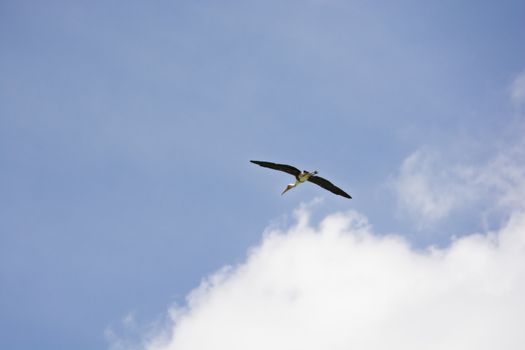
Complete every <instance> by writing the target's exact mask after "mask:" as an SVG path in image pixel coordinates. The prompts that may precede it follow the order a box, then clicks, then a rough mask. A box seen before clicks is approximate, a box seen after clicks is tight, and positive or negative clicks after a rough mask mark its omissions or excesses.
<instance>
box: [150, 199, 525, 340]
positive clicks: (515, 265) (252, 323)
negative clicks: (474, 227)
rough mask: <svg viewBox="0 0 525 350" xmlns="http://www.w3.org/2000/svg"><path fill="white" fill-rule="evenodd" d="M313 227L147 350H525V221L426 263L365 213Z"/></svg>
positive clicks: (302, 215)
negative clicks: (378, 230)
mask: <svg viewBox="0 0 525 350" xmlns="http://www.w3.org/2000/svg"><path fill="white" fill-rule="evenodd" d="M308 217H309V214H308V211H307V210H305V209H301V210H299V211H298V213H297V219H298V220H297V224H296V226H293V227H291V228H290V229H288V230H286V231H284V232H283V231H279V230H272V231H270V232H267V233H266V234H265V236H264V239H263V241H262V243H261V245H260V246H258V247H256V248H255V249H253V250H252V251H251V252H250V253H249V255H248V257H247V260H246V262H244V263H243V264H241V265H240V266H236V267H226V268H224V269H222V270H220V271H219V272H217V273H215V274H213V275H212V276H210V277H209V278H207V279H206V280H204V281H203V282H202V284H201V285H200V286H199V287H198V288H196V289H195V290H194V291H192V292H191V293H190V294H189V296H188V297H187V305H186V307H184V308H174V309H172V310H171V315H172V323H171V325H170V326H169V328H168V329H167V330H166V329H165V330H164V335H163V336H161V337H158V338H153V340H152V341H150V342H149V345H147V346H146V348H147V349H148V350H161V349H162V350H186V349H191V350H203V349H228V350H236V349H239V350H240V349H242V350H245V349H253V350H258V349H264V350H267V349H286V350H293V349H301V350H310V349H331V350H338V349H345V350H346V349H364V350H372V349H385V348H389V349H403V350H410V349H418V350H419V349H446V350H454V349H461V350H463V349H477V350H483V349H506V350H512V349H522V347H523V344H525V333H524V332H523V324H524V323H525V298H523V295H525V214H524V213H523V212H515V213H514V214H513V215H512V216H511V220H510V221H509V222H508V223H507V224H506V225H505V227H503V228H502V229H501V230H499V231H498V232H492V233H488V234H483V235H482V234H474V235H469V236H466V237H463V238H461V239H458V240H456V241H454V242H453V243H451V245H450V247H448V248H445V249H437V248H429V249H427V250H424V251H418V250H415V249H413V248H411V247H410V245H409V244H408V243H407V242H406V241H405V240H404V239H403V238H402V237H400V236H378V235H376V234H375V233H374V232H373V230H372V228H371V226H370V225H369V224H368V222H367V219H366V218H365V217H364V216H362V215H360V214H358V213H356V212H353V211H351V212H347V213H337V214H333V215H330V216H328V217H326V218H325V219H324V220H323V221H322V222H321V224H320V225H319V227H313V226H312V225H311V224H309V222H308ZM166 332H167V333H166ZM166 334H167V336H166Z"/></svg>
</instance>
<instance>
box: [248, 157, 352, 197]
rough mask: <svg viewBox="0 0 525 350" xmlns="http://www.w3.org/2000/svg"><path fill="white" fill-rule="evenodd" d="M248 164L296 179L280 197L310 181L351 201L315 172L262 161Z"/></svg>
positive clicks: (343, 192)
mask: <svg viewBox="0 0 525 350" xmlns="http://www.w3.org/2000/svg"><path fill="white" fill-rule="evenodd" d="M250 162H252V163H254V164H257V165H260V166H262V167H265V168H270V169H274V170H279V171H284V172H285V173H288V174H290V175H293V176H295V179H296V181H295V183H293V184H289V185H288V186H286V188H285V189H284V191H283V192H282V193H281V195H283V194H285V193H286V192H287V191H289V190H291V189H292V188H294V187H295V186H297V185H300V184H302V183H303V182H305V181H310V182H313V183H314V184H316V185H319V186H321V187H322V188H324V189H325V190H328V191H330V192H332V193H335V194H337V195H339V196H343V197H345V198H350V199H352V197H351V196H350V195H349V194H348V193H346V192H345V191H343V190H342V189H340V188H339V187H337V186H335V185H334V184H333V183H331V182H330V181H328V180H326V179H323V178H322V177H320V176H317V171H312V172H309V171H306V170H303V171H301V170H299V169H297V168H296V167H293V166H291V165H286V164H278V163H271V162H262V161H259V160H250Z"/></svg>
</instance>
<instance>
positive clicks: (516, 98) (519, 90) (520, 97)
mask: <svg viewBox="0 0 525 350" xmlns="http://www.w3.org/2000/svg"><path fill="white" fill-rule="evenodd" d="M510 95H511V98H512V101H513V102H514V103H516V104H523V103H525V72H522V73H521V74H519V75H518V76H517V77H516V78H515V79H514V81H513V82H512V85H511V90H510Z"/></svg>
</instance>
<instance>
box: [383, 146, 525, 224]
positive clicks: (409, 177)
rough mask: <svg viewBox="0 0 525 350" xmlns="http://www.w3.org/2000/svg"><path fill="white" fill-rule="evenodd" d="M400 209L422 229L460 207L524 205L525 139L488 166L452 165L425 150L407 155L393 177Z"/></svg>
mask: <svg viewBox="0 0 525 350" xmlns="http://www.w3.org/2000/svg"><path fill="white" fill-rule="evenodd" d="M391 185H392V188H393V190H394V192H395V194H396V197H397V200H398V203H399V207H400V209H401V211H402V212H404V213H405V214H407V215H408V216H409V217H410V218H411V219H412V220H413V222H414V223H415V224H416V226H417V227H418V228H425V227H428V226H431V225H433V224H435V223H436V222H438V221H439V220H442V219H445V218H446V217H447V216H448V215H449V214H451V213H452V212H453V211H455V210H460V209H462V208H464V207H466V206H468V205H473V204H476V203H477V204H479V203H480V202H481V203H486V204H485V205H484V207H485V208H486V209H487V210H496V209H499V210H501V209H503V210H505V211H508V210H511V209H514V208H520V209H521V208H523V207H524V206H525V203H524V201H523V198H525V197H524V196H525V142H524V141H521V140H520V141H519V142H518V143H517V144H515V145H513V146H511V147H507V148H506V149H503V150H501V151H500V152H499V153H497V154H496V155H495V156H493V157H492V158H491V159H489V160H488V161H486V162H485V163H484V164H464V163H452V162H449V161H446V160H443V159H442V158H440V157H439V156H438V155H437V153H436V152H433V151H430V150H428V149H421V150H418V151H416V152H414V153H413V154H411V155H410V156H408V157H407V158H406V159H405V161H404V162H403V164H402V165H401V168H400V170H399V173H398V174H397V175H396V177H394V178H393V180H392V181H391Z"/></svg>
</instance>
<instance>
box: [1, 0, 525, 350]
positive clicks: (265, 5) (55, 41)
mask: <svg viewBox="0 0 525 350" xmlns="http://www.w3.org/2000/svg"><path fill="white" fill-rule="evenodd" d="M524 17H525V3H523V2H522V1H500V2H490V1H440V2H432V3H428V2H427V3H422V2H418V1H408V0H407V1H397V2H387V1H377V2H373V3H370V2H367V1H336V0H333V1H330V0H326V1H320V0H317V1H315V0H311V1H264V2H256V1H243V2H241V1H218V2H217V1H213V2H212V1H192V2H182V1H157V2H140V1H128V2H125V3H124V2H116V1H109V2H108V1H104V2H103V1H89V2H79V1H74V2H71V1H67V2H66V1H47V2H45V3H44V2H36V1H33V2H19V1H3V2H2V3H1V4H0V50H1V55H0V76H1V79H0V167H1V168H0V169H1V171H0V347H1V348H6V349H7V348H9V349H35V348H39V349H94V348H107V347H108V341H107V339H106V338H105V330H107V329H108V327H109V328H111V329H113V328H116V329H117V331H118V328H119V327H120V326H119V325H120V324H121V320H122V318H123V317H126V315H129V314H130V313H131V314H133V315H136V317H137V318H138V319H139V320H141V321H142V322H148V321H149V320H154V319H157V318H158V317H161V316H159V315H163V314H164V313H165V312H166V309H167V308H168V307H169V305H171V304H172V303H174V302H176V303H179V304H184V303H185V296H186V295H187V293H188V292H189V291H191V290H192V289H194V288H196V287H197V286H198V285H199V283H200V281H201V279H202V278H204V277H206V276H208V275H209V274H211V273H213V272H214V271H217V270H218V269H220V268H221V267H222V266H224V265H227V264H233V265H235V264H238V263H240V262H242V261H243V260H244V259H245V256H246V252H247V250H248V249H249V248H250V247H253V246H256V245H258V244H259V243H260V242H261V239H262V238H261V237H262V233H263V231H264V230H265V229H266V228H267V227H268V226H269V225H275V224H276V223H277V225H284V226H287V225H291V223H292V222H293V218H292V217H291V215H292V212H293V211H294V210H295V209H296V208H298V207H299V205H300V203H309V202H311V201H312V200H313V199H314V198H317V197H321V198H323V202H322V204H320V205H317V206H315V209H314V210H313V212H312V214H311V215H312V217H313V219H314V221H315V220H321V219H322V218H323V217H325V216H326V215H327V214H329V213H334V212H338V211H347V210H350V209H352V210H355V211H358V212H359V213H361V214H363V215H365V216H366V217H367V218H368V220H369V221H370V223H371V224H372V225H373V227H374V230H375V231H374V232H375V234H378V235H384V234H387V233H397V234H400V235H401V236H404V237H406V238H407V239H408V240H409V241H410V242H411V244H413V245H414V246H415V247H424V246H427V245H432V244H434V245H438V246H446V245H447V244H448V242H449V241H450V237H452V236H454V235H456V236H457V235H463V234H467V233H472V232H481V231H483V230H485V229H493V230H497V229H499V228H500V227H501V226H502V225H503V224H502V222H504V221H505V220H506V218H508V216H509V215H510V214H509V213H511V212H514V211H515V210H516V206H515V204H513V203H514V202H512V201H510V200H507V201H506V202H505V203H507V202H508V203H510V204H508V203H507V204H506V206H500V207H498V208H496V209H494V208H492V207H491V204H487V202H486V199H487V198H492V197H490V196H492V195H493V193H492V192H491V193H485V192H483V191H482V190H480V188H484V187H487V186H484V184H487V183H489V182H490V181H492V180H490V181H489V180H487V179H480V178H476V181H469V179H471V178H472V176H473V175H472V174H473V173H477V172H479V169H485V170H486V169H489V168H490V169H492V168H491V164H499V163H498V161H500V162H505V161H509V159H510V160H512V159H515V160H516V159H517V160H516V161H515V163H513V166H519V165H520V162H521V160H523V159H525V158H520V157H522V153H519V150H518V151H516V149H519V148H520V135H522V131H523V111H524V108H523V106H524V104H523V102H524V101H525V93H523V94H522V95H520V93H519V91H522V92H523V91H525V90H523V89H525V88H523V86H522V85H525V80H523V79H522V80H519V79H520V76H521V74H523V71H524V70H525V46H524V45H523V42H524V40H523V39H524V35H525V18H524ZM520 81H521V83H520ZM513 84H514V85H513ZM520 89H522V90H520ZM516 91H518V92H516ZM513 92H514V94H513ZM512 96H514V97H512ZM516 96H518V97H516ZM520 96H521V97H520ZM521 145H522V144H521ZM509 149H511V150H514V151H512V152H518V154H519V156H518V157H517V158H516V157H512V156H509V155H508V154H511V155H512V154H514V153H512V152H510V153H509V152H507V150H509ZM418 152H419V153H418ZM502 154H503V156H502ZM411 155H412V156H413V157H415V158H412V159H416V160H421V159H423V160H422V163H419V161H414V162H415V165H411V164H412V163H410V161H409V160H408V159H410V158H409V157H410V156H411ZM414 155H415V156H414ZM250 159H259V160H269V161H276V162H285V163H289V164H293V165H295V166H297V167H299V168H301V169H303V168H304V169H309V170H318V171H320V174H321V176H326V177H327V178H329V179H330V180H333V182H335V183H336V184H338V185H340V186H341V187H342V188H344V189H345V190H346V191H347V192H349V193H350V194H352V196H353V197H354V199H353V200H352V201H347V200H345V199H342V198H339V197H336V196H332V195H330V194H329V193H327V192H326V193H325V192H324V191H322V190H321V189H319V188H317V187H315V186H306V185H305V186H301V187H300V188H298V189H295V190H293V191H290V192H289V193H287V194H286V195H285V196H283V197H281V196H280V192H281V191H282V189H283V188H284V186H285V185H286V184H287V183H288V182H290V178H289V177H288V176H287V175H286V174H279V173H273V172H271V171H269V170H266V169H262V168H258V167H256V166H254V165H252V164H250V163H249V162H248V161H249V160H250ZM501 159H504V160H501ZM407 161H408V162H409V163H407ZM421 164H423V166H422V165H421ZM505 164H507V163H505ZM458 167H461V169H459V170H458ZM467 168H468V169H469V170H468V171H467V170H465V169H467ZM421 169H423V170H424V171H423V170H421ZM443 169H452V170H451V171H450V172H447V171H444V172H443ZM419 170H421V172H418V171H419ZM460 170H461V171H460ZM469 171H470V172H469ZM467 173H468V174H467ZM436 174H438V175H437V176H435V177H434V175H436ZM466 174H467V175H466ZM411 176H412V177H411ZM407 178H408V179H409V181H408V182H407V181H404V179H407ZM414 178H417V179H419V180H421V179H424V180H421V181H422V183H423V184H429V186H426V187H425V186H423V185H422V187H420V188H419V189H420V190H421V189H423V190H427V189H428V188H445V191H448V192H447V193H448V194H449V195H450V196H449V197H447V198H451V199H450V201H447V202H446V204H444V206H445V210H444V211H443V212H440V213H439V214H436V213H435V212H432V213H431V214H428V213H429V212H428V211H427V212H426V213H427V214H428V215H427V216H425V215H420V214H421V213H419V212H418V211H417V208H416V209H414V208H408V209H407V206H409V207H410V205H411V204H410V203H414V202H411V201H412V199H408V200H407V199H406V198H404V199H400V196H401V197H402V196H403V194H402V193H403V191H402V190H403V189H405V187H403V186H410V184H411V183H413V182H411V181H412V180H411V179H414ZM458 178H459V179H460V180H459V182H458V181H457V179H458ZM436 179H437V180H436ZM433 181H438V183H439V184H438V185H439V186H441V187H439V186H438V185H435V186H434V182H433ZM451 181H456V182H455V185H454V186H449V183H450V182H451ZM466 183H476V184H477V186H478V187H475V188H470V187H469V190H468V191H467V190H465V192H463V189H464V188H465V187H468V186H465V184H466ZM490 183H491V184H495V183H498V184H499V183H500V182H499V181H496V180H494V181H492V182H490ZM516 183H517V181H515V182H511V186H512V184H514V185H515V184H516ZM407 184H408V185H407ZM495 186H496V185H495ZM497 186H499V185H497ZM489 187H490V186H489ZM458 188H461V189H462V190H461V191H457V189H458ZM497 188H498V189H501V188H502V187H501V186H500V187H497ZM420 190H414V189H413V188H412V189H409V193H411V194H414V196H418V195H419V194H420V192H421V191H423V190H421V191H420ZM411 191H412V192H411ZM480 191H481V192H483V193H482V194H479V193H480ZM506 191H510V190H508V189H506ZM474 192H475V193H474ZM496 192H498V190H496ZM510 192H512V191H510ZM454 193H460V194H464V196H463V197H461V198H460V199H458V198H456V197H454V196H453V194H454ZM503 197H504V198H505V199H508V198H507V197H505V196H503ZM503 197H502V198H503ZM429 198H430V199H429ZM433 198H435V197H432V196H430V197H428V196H427V197H425V199H422V200H421V201H419V202H418V201H415V203H416V204H417V203H420V204H421V206H422V207H425V205H426V204H428V203H430V202H431V203H430V204H432V203H434V202H435V201H434V202H432V200H433ZM498 198H499V197H498ZM429 201H430V202H429ZM502 201H503V200H502ZM509 201H510V202H509ZM407 203H408V204H407ZM427 207H428V208H430V209H428V210H430V211H432V210H435V209H432V208H434V207H433V206H432V205H429V206H427ZM441 207H442V208H443V206H441ZM509 208H510V209H509ZM480 213H482V214H484V215H483V217H482V218H481V217H480ZM414 215H416V216H418V218H416V219H414ZM422 218H423V219H425V220H426V218H429V220H427V221H428V222H426V221H425V223H422V222H421V220H423V219H422ZM112 327H113V328H112ZM106 335H107V334H106Z"/></svg>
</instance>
